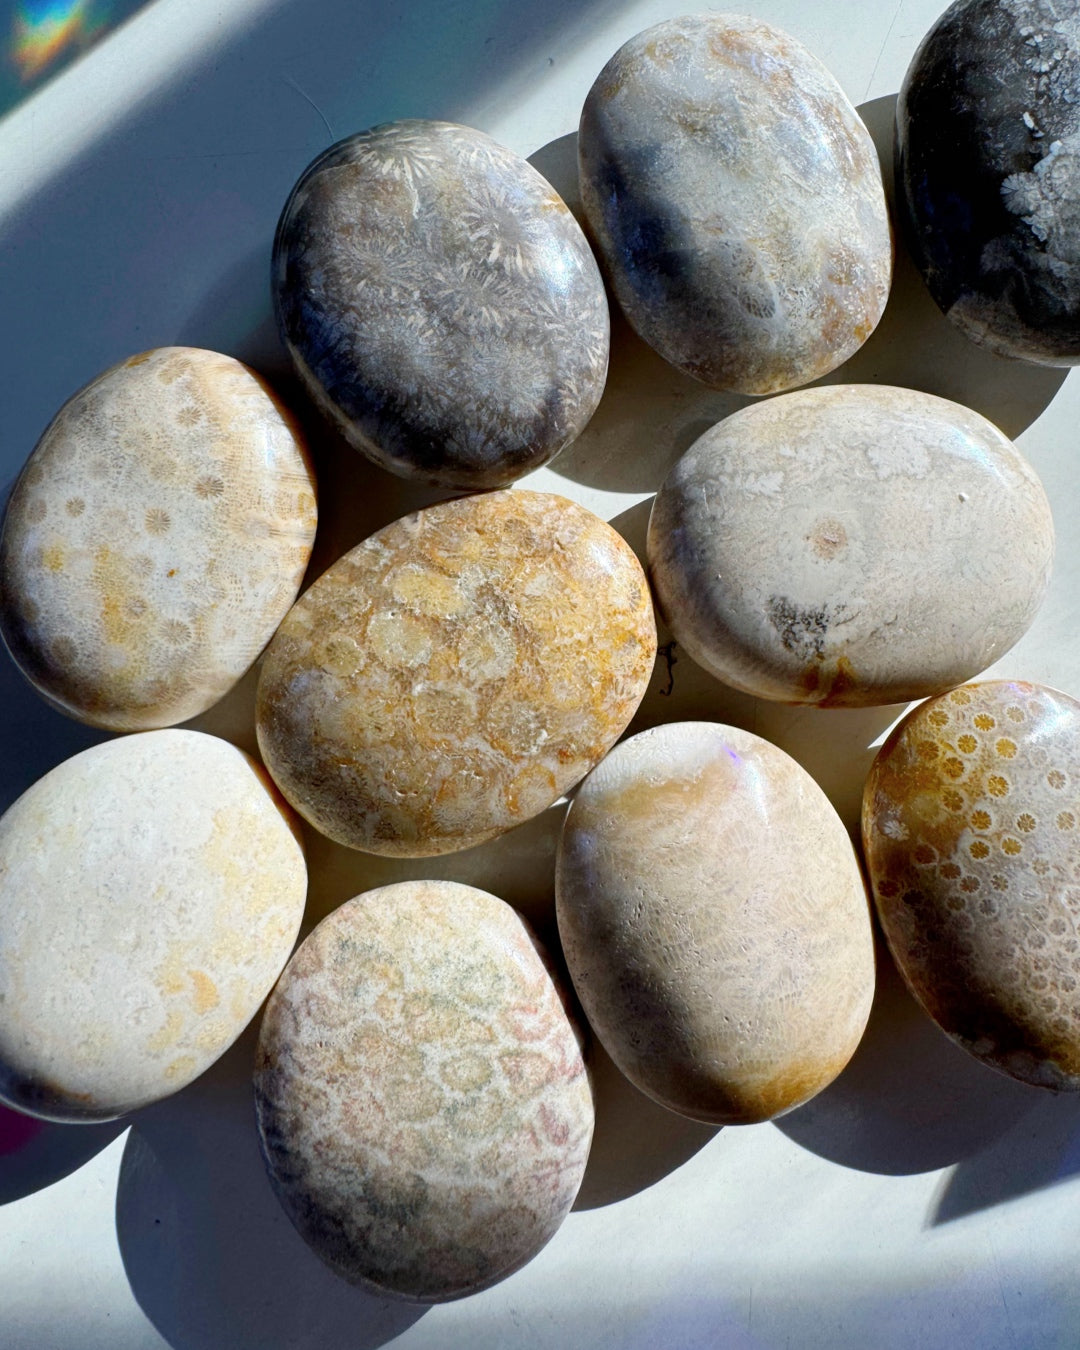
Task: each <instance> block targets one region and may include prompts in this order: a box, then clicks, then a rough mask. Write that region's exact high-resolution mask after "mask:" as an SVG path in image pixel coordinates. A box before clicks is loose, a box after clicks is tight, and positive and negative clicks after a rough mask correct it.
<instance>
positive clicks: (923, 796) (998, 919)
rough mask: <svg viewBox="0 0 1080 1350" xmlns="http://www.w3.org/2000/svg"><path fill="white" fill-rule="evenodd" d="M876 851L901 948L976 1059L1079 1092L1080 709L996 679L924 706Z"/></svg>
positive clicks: (884, 911)
mask: <svg viewBox="0 0 1080 1350" xmlns="http://www.w3.org/2000/svg"><path fill="white" fill-rule="evenodd" d="M863 841H864V845H865V852H866V861H867V866H868V868H869V871H870V878H871V881H872V884H873V889H874V898H875V901H876V904H877V909H878V914H879V915H880V917H881V925H882V928H883V929H884V930H885V936H886V938H887V939H888V942H889V947H890V949H891V950H892V954H893V956H894V957H895V959H896V963H897V965H898V966H899V967H900V970H901V973H902V974H903V976H904V978H905V979H906V980H907V983H908V985H909V986H910V988H911V990H912V992H913V993H914V994H915V996H916V998H917V999H918V1000H919V1002H920V1003H922V1005H923V1007H924V1008H925V1009H926V1010H927V1012H929V1013H930V1015H931V1016H932V1017H933V1018H934V1019H935V1020H936V1021H937V1022H938V1023H939V1025H940V1026H941V1027H942V1028H943V1029H944V1030H945V1031H947V1032H948V1033H949V1035H950V1036H951V1037H952V1038H953V1039H954V1040H955V1041H957V1042H958V1043H959V1044H960V1045H962V1046H963V1047H964V1048H965V1049H966V1050H969V1051H971V1053H972V1054H974V1055H975V1056H977V1057H978V1058H979V1059H981V1060H982V1061H983V1062H984V1063H986V1064H989V1065H991V1066H992V1067H993V1068H996V1069H1000V1070H1002V1071H1003V1072H1005V1073H1007V1074H1010V1075H1012V1076H1013V1077H1015V1078H1019V1079H1021V1080H1022V1081H1024V1082H1027V1083H1035V1084H1038V1085H1040V1086H1043V1087H1049V1088H1056V1089H1059V1090H1060V1089H1071V1090H1074V1091H1075V1090H1077V1089H1080V1004H1078V1000H1077V992H1078V990H1080V703H1078V702H1077V701H1076V700H1075V699H1073V698H1070V697H1069V696H1068V695H1066V694H1061V693H1058V692H1057V691H1056V690H1053V689H1047V688H1045V687H1043V686H1041V685H1037V684H1024V683H1021V682H1018V681H1005V680H988V681H986V682H985V683H980V684H970V685H965V686H962V687H961V688H959V689H955V690H953V691H952V692H951V693H948V694H944V695H942V696H941V697H940V698H936V699H932V700H930V702H928V703H923V704H921V705H920V706H919V707H918V708H916V709H915V710H914V712H912V713H910V714H909V715H908V716H907V717H906V718H905V719H904V721H903V722H902V723H901V724H900V726H899V727H897V729H896V730H895V731H894V732H893V734H892V736H890V738H889V740H888V741H887V742H886V743H885V745H884V746H883V747H882V749H881V752H880V754H879V755H878V757H877V759H876V760H875V762H874V767H873V769H872V770H871V773H870V777H869V779H868V780H867V784H866V793H865V796H864V799H863Z"/></svg>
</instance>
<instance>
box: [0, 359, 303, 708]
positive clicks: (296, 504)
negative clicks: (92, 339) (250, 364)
mask: <svg viewBox="0 0 1080 1350" xmlns="http://www.w3.org/2000/svg"><path fill="white" fill-rule="evenodd" d="M314 540H315V480H314V476H313V473H312V470H311V466H310V464H309V462H308V460H307V456H306V452H305V451H304V449H303V447H302V445H301V442H300V441H299V439H298V433H297V431H296V429H295V427H294V426H293V424H292V422H291V420H290V419H289V418H288V416H287V415H286V414H285V412H284V410H283V409H282V407H281V406H280V405H279V403H278V402H277V400H276V399H275V398H274V396H273V395H272V394H271V393H270V391H269V390H268V389H267V387H266V385H265V384H264V383H263V381H262V380H261V379H260V378H259V377H258V376H257V375H256V374H255V373H254V372H253V371H251V370H248V368H247V367H246V366H243V365H241V364H240V362H239V361H235V360H233V358H232V357H230V356H222V355H221V354H220V353H218V352H209V351H202V350H199V349H195V348H190V347H161V348H157V349H156V350H154V351H150V352H144V353H143V354H142V355H140V356H134V357H132V358H131V360H129V361H125V362H123V363H122V364H121V365H118V366H113V367H112V368H111V369H110V370H107V371H106V372H105V373H104V374H103V375H101V376H99V377H98V378H97V379H96V380H94V381H93V382H92V383H91V384H89V385H87V386H86V388H85V389H83V390H81V391H80V392H79V393H78V394H76V395H75V396H74V397H73V398H72V399H70V400H69V401H68V402H67V403H66V404H65V405H64V406H63V408H61V410H60V412H59V413H57V415H56V417H55V418H54V419H53V421H52V422H51V423H50V425H49V427H48V429H47V430H46V431H45V434H44V435H43V436H42V438H41V440H40V441H39V442H38V444H37V447H36V448H35V450H34V452H33V454H32V455H31V456H30V458H29V460H28V461H27V464H26V467H25V468H24V469H23V472H22V475H21V476H20V478H19V480H18V482H17V483H16V485H15V490H14V492H13V493H12V496H11V501H10V503H9V505H8V509H7V515H6V517H5V521H4V530H3V537H2V539H0V631H2V633H3V637H4V641H5V642H6V643H7V646H8V649H9V651H10V652H11V654H12V656H13V657H14V658H15V661H16V662H17V663H18V665H19V667H20V669H21V670H22V672H23V674H24V675H26V677H27V678H28V679H29V680H30V682H31V683H32V684H33V685H34V686H35V688H36V689H37V690H38V692H39V693H40V694H42V695H43V696H44V697H45V698H47V699H48V700H49V702H51V703H52V704H53V705H54V706H55V707H57V708H59V709H60V710H61V711H62V712H65V713H68V714H69V715H70V716H72V717H77V718H78V719H79V720H80V721H83V722H89V723H91V724H92V725H94V726H99V727H107V728H109V729H110V730H112V731H138V730H145V729H147V728H153V727H164V726H169V725H171V724H172V723H175V722H182V721H185V720H186V719H187V718H189V717H194V716H196V715H197V714H198V713H201V712H204V711H205V710H206V709H207V708H209V707H210V706H211V705H212V704H214V703H216V702H217V701H218V699H220V698H221V697H222V696H223V695H224V694H226V693H227V692H228V691H229V690H230V689H231V688H232V686H233V685H234V684H236V682H237V681H238V680H239V679H240V678H241V676H243V675H244V673H245V672H246V671H247V670H248V668H249V667H250V666H251V664H252V662H253V661H254V660H255V658H256V657H257V656H258V655H259V653H260V652H261V651H262V649H263V647H264V646H265V645H266V643H267V642H268V641H269V640H270V638H271V636H272V635H273V633H274V630H275V629H276V628H277V626H278V624H279V623H280V622H281V620H282V619H283V618H284V617H285V614H286V613H287V612H288V609H289V606H290V605H291V604H292V603H293V601H294V600H295V599H296V595H297V592H298V591H299V589H300V582H301V580H302V579H303V575H304V570H305V568H306V567H307V563H308V559H309V557H310V555H311V549H312V545H313V543H314Z"/></svg>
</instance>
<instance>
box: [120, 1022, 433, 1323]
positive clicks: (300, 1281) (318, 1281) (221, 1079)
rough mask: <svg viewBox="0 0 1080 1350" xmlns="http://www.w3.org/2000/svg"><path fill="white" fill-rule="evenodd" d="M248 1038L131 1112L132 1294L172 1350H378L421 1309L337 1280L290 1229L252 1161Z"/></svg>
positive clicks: (127, 1179) (126, 1234)
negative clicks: (188, 1081) (344, 1349)
mask: <svg viewBox="0 0 1080 1350" xmlns="http://www.w3.org/2000/svg"><path fill="white" fill-rule="evenodd" d="M255 1039H256V1031H255V1028H254V1027H252V1028H249V1030H248V1032H247V1033H245V1035H244V1036H243V1037H242V1038H241V1040H240V1041H239V1042H238V1043H237V1044H236V1045H235V1046H233V1048H232V1050H230V1051H229V1053H228V1054H227V1055H226V1056H225V1057H224V1058H223V1059H222V1060H219V1061H218V1063H217V1064H216V1065H215V1066H214V1067H213V1068H212V1069H211V1070H210V1071H209V1072H208V1073H207V1074H205V1075H204V1076H203V1077H202V1078H200V1079H199V1080H198V1081H197V1082H195V1083H193V1084H192V1085H191V1086H190V1087H189V1088H186V1089H185V1090H184V1091H183V1092H181V1093H179V1094H178V1095H177V1096H175V1097H172V1098H170V1099H168V1100H167V1101H164V1102H159V1103H158V1104H157V1105H155V1106H152V1107H148V1108H146V1109H145V1110H144V1111H142V1112H140V1113H139V1114H138V1115H137V1116H136V1117H135V1118H134V1121H133V1124H132V1129H131V1134H130V1135H129V1137H128V1141H127V1145H126V1146H125V1149H124V1155H123V1159H122V1160H121V1164H120V1176H119V1181H118V1185H117V1195H116V1232H117V1237H118V1240H119V1244H120V1254H121V1257H122V1258H123V1262H124V1269H125V1272H126V1274H127V1277H128V1281H129V1283H130V1285H131V1289H132V1292H133V1293H134V1295H135V1298H136V1299H137V1301H138V1303H139V1306H140V1307H141V1308H142V1310H143V1312H144V1313H145V1314H146V1315H147V1317H148V1318H149V1319H150V1321H151V1322H152V1323H153V1324H154V1326H155V1327H156V1328H157V1330H158V1331H159V1332H160V1333H161V1335H162V1336H163V1337H164V1338H165V1340H166V1341H167V1342H168V1343H169V1345H170V1346H171V1347H172V1350H221V1348H222V1347H224V1346H228V1347H229V1350H266V1347H267V1346H271V1345H273V1346H278V1345H281V1346H283V1345H288V1346H292V1347H294V1348H295V1350H324V1347H327V1346H345V1345H347V1346H349V1347H350V1350H375V1347H377V1346H381V1345H385V1344H386V1343H387V1342H388V1341H391V1340H393V1339H394V1338H395V1337H396V1336H399V1335H400V1334H401V1333H402V1332H403V1331H404V1330H405V1329H406V1328H408V1327H409V1326H411V1325H412V1324H413V1323H414V1322H416V1321H417V1320H418V1319H419V1318H420V1317H421V1316H422V1315H423V1313H424V1312H425V1309H424V1308H422V1307H417V1306H416V1305H411V1304H404V1303H400V1302H397V1301H394V1300H390V1299H383V1298H378V1297H375V1296H374V1295H372V1294H369V1293H367V1292H366V1291H364V1290H362V1289H359V1288H355V1287H353V1286H351V1285H349V1284H346V1283H345V1281H343V1280H341V1279H340V1278H339V1277H338V1276H336V1275H334V1274H333V1273H332V1272H331V1271H330V1269H329V1268H328V1267H326V1266H324V1265H323V1263H322V1262H321V1261H320V1260H319V1259H318V1257H317V1256H315V1254H314V1253H313V1252H312V1251H311V1250H310V1249H309V1248H308V1246H307V1245H306V1243H305V1242H304V1241H303V1239H302V1238H301V1237H300V1235H299V1234H298V1233H297V1232H296V1230H295V1229H294V1228H293V1226H292V1224H291V1223H290V1222H289V1220H288V1218H287V1217H286V1215H285V1212H284V1210H283V1209H282V1208H281V1206H280V1205H279V1204H278V1202H277V1200H276V1198H275V1196H274V1193H273V1191H272V1190H271V1188H270V1183H269V1181H268V1179H267V1176H266V1172H265V1169H264V1166H263V1162H262V1157H261V1155H260V1153H259V1147H258V1140H257V1135H256V1130H255V1121H254V1107H253V1104H252V1089H251V1068H252V1063H253V1058H254V1046H255Z"/></svg>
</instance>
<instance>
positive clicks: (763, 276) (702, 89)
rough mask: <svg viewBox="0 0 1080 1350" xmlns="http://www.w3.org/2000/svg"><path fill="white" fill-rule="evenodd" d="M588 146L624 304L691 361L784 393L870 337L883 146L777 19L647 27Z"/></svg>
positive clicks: (597, 113) (585, 161)
mask: <svg viewBox="0 0 1080 1350" xmlns="http://www.w3.org/2000/svg"><path fill="white" fill-rule="evenodd" d="M578 147H579V154H580V167H581V196H582V202H583V205H584V208H585V213H586V216H587V218H588V221H589V224H590V226H591V227H592V230H593V233H594V236H595V238H596V242H597V244H598V246H599V250H600V253H601V255H602V258H603V260H604V262H605V263H606V265H607V269H608V272H609V274H610V280H611V283H612V286H613V288H614V291H615V295H616V296H617V298H618V301H619V304H620V305H621V306H622V308H623V310H624V312H625V313H626V317H627V318H628V319H629V321H630V323H631V324H632V325H633V327H634V328H635V329H636V330H637V332H638V333H639V334H640V336H641V337H642V338H644V339H645V341H646V342H648V343H649V344H650V345H651V346H652V347H654V348H655V349H656V350H657V351H658V352H659V353H660V355H661V356H663V357H664V358H665V359H666V360H668V361H670V362H671V363H672V364H673V365H675V366H678V368H679V369H680V370H682V371H685V372H686V373H687V374H689V375H693V376H695V377H696V378H697V379H699V380H702V381H704V382H705V383H706V384H708V385H712V386H714V387H716V388H718V389H729V390H734V391H737V392H739V393H743V394H771V393H776V392H778V391H780V390H782V389H791V388H793V387H794V386H796V385H800V384H806V383H808V382H809V381H810V380H814V379H816V378H817V377H818V376H819V375H824V374H825V373H826V372H827V371H830V370H832V369H833V368H834V367H836V366H838V365H840V363H841V362H843V361H846V360H847V358H848V357H849V356H851V355H852V353H853V352H855V351H857V350H858V348H859V347H860V346H861V345H862V344H863V343H864V342H865V341H866V339H867V338H868V337H869V336H870V334H871V332H872V331H873V330H874V328H875V326H876V325H877V322H878V320H879V319H880V318H881V315H882V312H883V310H884V308H885V302H886V300H887V299H888V295H889V284H890V279H891V274H892V237H891V233H890V228H889V218H888V212H887V208H886V205H885V191H884V188H883V186H882V182H881V171H880V168H879V165H878V161H877V155H876V152H875V150H874V145H873V142H872V141H871V139H870V134H869V132H868V131H867V130H866V127H865V126H864V125H863V124H862V122H861V121H860V120H859V117H858V114H857V113H856V112H855V110H854V108H852V106H851V104H850V103H849V102H848V101H847V99H846V98H845V96H844V93H843V91H842V90H841V88H840V86H839V85H838V84H837V83H836V81H835V80H834V79H833V77H832V76H831V75H830V74H829V72H828V71H827V70H826V69H825V67H824V66H823V65H822V64H821V63H820V62H819V61H818V60H817V59H816V58H815V57H813V56H811V54H810V53H809V52H808V51H807V50H806V49H805V48H804V47H802V46H801V45H800V44H799V43H798V42H796V41H795V40H794V38H791V37H789V36H788V34H786V33H784V32H782V31H781V30H780V29H778V28H773V27H771V26H770V25H768V24H765V23H762V22H760V21H759V20H758V19H753V18H748V17H745V16H740V15H736V14H697V15H691V16H687V17H684V18H678V19H670V20H667V21H666V22H664V23H659V24H657V25H656V26H655V27H653V28H648V29H646V30H645V32H643V33H639V34H638V35H637V37H634V38H632V39H631V40H630V41H629V42H628V43H626V45H625V46H623V47H621V48H620V49H619V51H618V52H616V54H615V55H614V56H613V57H612V58H611V60H610V61H609V62H608V63H607V65H606V66H605V67H604V69H603V71H602V72H601V74H600V76H599V77H598V79H597V80H596V83H595V84H594V85H593V87H592V89H591V90H590V91H589V96H588V98H587V99H586V101H585V108H584V111H583V112H582V115H581V127H580V131H579V135H578Z"/></svg>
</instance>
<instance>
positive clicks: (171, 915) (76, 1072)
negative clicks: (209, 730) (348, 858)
mask: <svg viewBox="0 0 1080 1350" xmlns="http://www.w3.org/2000/svg"><path fill="white" fill-rule="evenodd" d="M306 893H307V870H306V868H305V866H304V857H303V852H302V850H301V847H300V844H299V842H298V838H297V835H296V834H295V833H294V821H293V818H292V816H291V813H290V812H288V811H287V809H286V808H285V807H284V805H283V804H282V803H281V801H280V799H279V797H278V795H277V793H276V792H274V790H273V787H272V785H271V784H270V783H269V782H268V780H267V778H266V775H265V774H264V773H263V771H262V770H261V769H259V768H258V767H257V766H256V765H255V763H254V762H253V761H252V760H251V759H249V758H248V756H247V755H245V754H243V753H242V751H240V750H237V749H236V747H235V746H232V745H230V744H228V743H227V742H226V741H221V740H218V739H217V738H216V737H213V736H205V735H203V734H201V733H200V732H196V731H171V730H170V731H149V732H144V733H142V734H139V735H135V736H127V737H124V738H123V739H121V740H114V741H107V742H106V743H105V744H104V745H98V746H94V747H93V748H92V749H90V750H86V751H84V752H83V753H82V754H80V755H76V756H75V757H74V758H73V759H69V760H67V761H65V762H64V763H63V764H61V765H59V766H58V767H57V768H55V769H53V770H52V771H51V772H50V773H48V774H46V775H45V777H44V778H42V779H40V780H39V781H38V782H37V783H35V784H34V786H33V787H31V788H30V789H29V790H28V791H27V792H25V793H23V795H22V796H21V797H20V798H19V799H18V801H16V802H15V804H14V805H13V806H12V807H11V808H10V809H9V810H8V811H7V813H6V814H5V815H4V817H3V819H0V1099H2V1100H3V1101H5V1102H8V1103H10V1104H11V1105H12V1106H16V1107H18V1108H19V1109H20V1110H23V1111H29V1112H30V1113H31V1114H34V1115H41V1116H44V1117H46V1118H48V1119H52V1120H61V1121H93V1120H105V1119H109V1118H111V1117H115V1116H119V1115H123V1114H124V1113H126V1112H128V1111H132V1110H134V1109H135V1108H136V1107H139V1106H145V1105H146V1104H147V1103H149V1102H152V1101H156V1100H158V1099H159V1098H161V1097H165V1096H167V1095H168V1094H169V1093H172V1092H175V1091H177V1090H178V1089H179V1088H182V1087H184V1085H185V1084H187V1083H189V1082H191V1080H192V1079H193V1078H195V1077H197V1076H198V1075H199V1074H200V1073H202V1072H203V1070H204V1069H206V1068H208V1067H209V1066H210V1065H211V1064H212V1063H213V1062H214V1060H215V1059H217V1058H218V1056H219V1055H221V1054H223V1053H224V1052H225V1050H227V1049H228V1047H229V1046H230V1045H231V1044H232V1043H233V1041H234V1040H235V1039H236V1037H237V1036H239V1035H240V1033H241V1031H242V1030H243V1029H244V1027H245V1026H246V1025H247V1023H248V1022H249V1021H250V1020H251V1018H252V1017H253V1016H254V1015H255V1013H256V1011H257V1010H258V1007H259V1005H260V1003H261V1002H262V1001H263V999H264V998H265V997H266V995H267V993H268V991H269V989H270V987H271V985H272V984H273V983H274V981H275V980H276V979H277V977H278V975H279V973H280V972H281V969H282V967H283V966H284V965H285V962H286V961H287V960H288V957H289V952H290V951H291V949H292V945H293V942H294V941H295V939H296V934H297V931H298V929H299V927H300V919H301V917H302V915H303V911H304V900H305V896H306Z"/></svg>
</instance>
